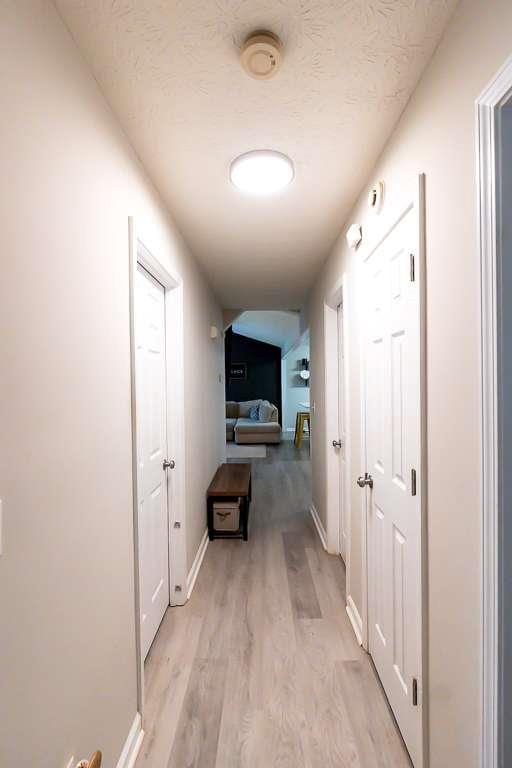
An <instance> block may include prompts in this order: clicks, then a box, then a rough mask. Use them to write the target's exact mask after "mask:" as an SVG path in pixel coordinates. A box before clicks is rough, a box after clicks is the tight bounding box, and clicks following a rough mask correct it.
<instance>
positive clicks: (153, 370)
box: [135, 265, 169, 658]
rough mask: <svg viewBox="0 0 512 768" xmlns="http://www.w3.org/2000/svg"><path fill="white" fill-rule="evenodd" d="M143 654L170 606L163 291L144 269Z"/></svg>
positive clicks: (140, 372)
mask: <svg viewBox="0 0 512 768" xmlns="http://www.w3.org/2000/svg"><path fill="white" fill-rule="evenodd" d="M135 339H136V399H137V465H138V488H137V490H138V534H139V571H140V585H141V587H140V612H141V615H140V622H141V653H142V657H143V658H145V657H146V655H147V653H148V651H149V648H150V646H151V643H152V642H153V639H154V637H155V634H156V632H157V630H158V627H159V626H160V622H161V621H162V618H163V615H164V613H165V611H166V609H167V606H168V605H169V543H168V542H169V538H168V536H169V532H168V508H167V478H166V474H165V470H164V469H163V461H164V459H165V458H166V456H167V429H166V361H165V292H164V289H163V287H162V286H161V285H160V284H159V283H158V282H157V281H156V280H155V279H154V278H153V277H151V275H149V274H148V273H147V272H146V271H145V270H144V269H143V268H142V267H141V266H140V265H138V266H137V279H136V295H135Z"/></svg>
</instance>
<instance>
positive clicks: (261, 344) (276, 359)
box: [225, 310, 310, 459]
mask: <svg viewBox="0 0 512 768" xmlns="http://www.w3.org/2000/svg"><path fill="white" fill-rule="evenodd" d="M225 353H226V453H227V457H228V458H235V459H236V458H264V457H265V456H266V455H267V448H268V446H269V445H278V444H280V443H281V441H283V440H286V439H288V440H289V439H293V440H294V441H295V444H296V446H297V447H300V445H301V443H302V439H303V436H304V435H305V436H306V437H309V424H310V419H309V339H308V336H307V334H306V335H303V336H301V332H300V316H299V313H298V312H295V311H263V310H261V311H258V310H251V311H247V312H241V313H240V314H238V316H236V317H235V318H234V319H233V322H232V323H231V325H230V326H229V327H228V328H227V329H226V336H225Z"/></svg>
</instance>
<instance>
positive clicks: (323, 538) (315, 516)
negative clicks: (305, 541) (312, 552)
mask: <svg viewBox="0 0 512 768" xmlns="http://www.w3.org/2000/svg"><path fill="white" fill-rule="evenodd" d="M309 511H310V513H311V517H312V518H313V522H314V524H315V528H316V530H317V533H318V536H319V537H320V541H321V542H322V546H323V548H324V549H325V551H326V552H327V534H326V532H325V528H324V526H323V523H322V521H321V520H320V517H319V515H318V512H317V511H316V507H315V505H314V504H311V506H310V508H309Z"/></svg>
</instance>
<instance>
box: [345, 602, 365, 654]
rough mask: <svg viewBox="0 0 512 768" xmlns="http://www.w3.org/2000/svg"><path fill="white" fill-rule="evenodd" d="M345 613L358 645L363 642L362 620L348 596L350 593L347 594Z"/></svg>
mask: <svg viewBox="0 0 512 768" xmlns="http://www.w3.org/2000/svg"><path fill="white" fill-rule="evenodd" d="M347 613H348V617H349V619H350V623H351V624H352V629H353V630H354V634H355V636H356V638H357V642H358V643H359V645H362V644H363V622H362V619H361V616H360V615H359V611H358V610H357V607H356V604H355V603H354V601H353V600H352V598H351V597H350V595H348V596H347Z"/></svg>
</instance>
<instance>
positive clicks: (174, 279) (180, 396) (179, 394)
mask: <svg viewBox="0 0 512 768" xmlns="http://www.w3.org/2000/svg"><path fill="white" fill-rule="evenodd" d="M128 240H129V304H130V368H131V370H130V375H131V419H132V494H133V527H134V574H135V580H134V584H135V643H136V656H137V700H138V707H139V712H140V713H141V714H143V708H144V663H143V660H142V658H141V637H140V620H139V617H140V594H141V585H140V571H139V540H138V489H137V402H136V388H135V375H136V365H135V362H136V361H135V356H136V345H135V280H136V272H137V264H140V265H141V266H142V267H143V268H144V269H145V270H146V271H147V272H149V274H150V275H152V277H154V278H155V280H157V281H158V282H159V283H160V284H161V285H162V286H163V288H164V290H165V352H166V368H167V370H166V392H167V409H166V410H167V450H168V455H169V457H171V458H173V459H174V461H175V462H176V467H175V469H174V470H172V472H168V473H167V506H168V541H169V596H170V605H183V604H184V603H185V602H186V600H187V588H186V585H187V547H186V543H187V542H186V514H185V489H186V486H185V416H184V414H185V380H184V365H183V362H184V335H183V334H184V322H183V281H182V280H181V277H180V276H179V275H176V274H172V273H171V272H170V271H169V270H168V269H167V268H166V267H164V266H163V264H162V263H161V262H160V261H159V260H158V259H157V258H156V257H155V256H154V255H153V253H152V252H151V251H150V250H149V248H148V247H147V246H146V245H145V243H144V241H143V239H142V237H141V235H140V234H139V232H138V230H137V227H136V222H135V219H134V218H133V217H129V219H128ZM176 524H179V525H178V526H176ZM175 526H176V527H175Z"/></svg>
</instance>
